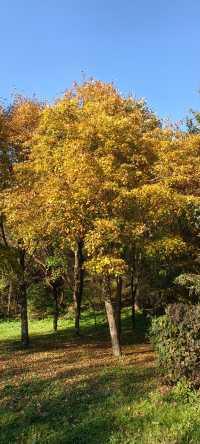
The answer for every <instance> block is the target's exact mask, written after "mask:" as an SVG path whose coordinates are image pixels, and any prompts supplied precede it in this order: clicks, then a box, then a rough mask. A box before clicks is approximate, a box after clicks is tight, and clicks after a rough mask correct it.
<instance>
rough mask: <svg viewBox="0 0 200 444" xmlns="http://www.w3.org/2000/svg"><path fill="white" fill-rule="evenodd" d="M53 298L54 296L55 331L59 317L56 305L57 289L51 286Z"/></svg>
mask: <svg viewBox="0 0 200 444" xmlns="http://www.w3.org/2000/svg"><path fill="white" fill-rule="evenodd" d="M53 298H54V313H53V330H54V331H55V332H57V330H58V318H59V307H58V291H57V288H56V287H53Z"/></svg>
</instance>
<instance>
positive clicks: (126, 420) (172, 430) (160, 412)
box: [0, 310, 200, 444]
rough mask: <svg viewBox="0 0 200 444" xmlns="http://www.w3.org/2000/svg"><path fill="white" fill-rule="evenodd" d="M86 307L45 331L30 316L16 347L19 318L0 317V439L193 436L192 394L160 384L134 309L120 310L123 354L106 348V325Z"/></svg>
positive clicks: (111, 443)
mask: <svg viewBox="0 0 200 444" xmlns="http://www.w3.org/2000/svg"><path fill="white" fill-rule="evenodd" d="M103 320H104V319H103V315H99V316H98V319H97V325H96V327H95V326H94V320H93V317H92V316H91V315H90V314H88V313H86V314H85V315H84V316H83V320H82V336H81V337H80V338H79V337H76V336H75V335H74V333H73V328H72V321H66V320H62V321H61V322H60V328H59V332H58V333H57V334H54V333H52V332H51V320H50V319H47V320H45V321H32V322H31V325H30V327H31V328H30V330H31V339H32V341H31V347H30V349H29V350H28V351H23V350H20V348H19V340H18V339H19V330H20V329H19V322H9V323H1V324H0V339H1V366H0V383H1V395H0V418H1V419H0V425H1V432H0V443H1V444H11V443H12V444H14V443H20V444H59V443H60V444H62V443H63V444H64V443H66V444H157V443H163V444H167V443H170V444H173V443H174V444H175V443H176V444H184V443H196V444H197V443H200V424H199V422H200V420H199V415H200V402H199V397H198V395H197V394H193V393H192V392H191V395H190V394H189V395H188V396H185V395H184V394H183V395H182V394H179V396H177V394H176V393H175V392H174V393H173V391H172V392H169V390H168V388H166V387H163V386H162V385H161V383H160V381H159V379H158V376H157V374H156V369H155V363H154V354H153V352H152V350H151V348H150V346H149V344H148V343H147V342H146V341H145V338H144V334H143V333H144V330H145V323H144V320H143V319H142V317H141V316H138V319H137V324H136V330H135V332H134V333H132V330H131V323H130V318H129V317H128V313H127V311H126V310H125V312H124V316H123V356H122V357H121V358H120V359H119V360H116V359H114V358H113V357H112V355H111V350H110V344H109V338H108V333H107V328H106V326H105V324H104V322H103Z"/></svg>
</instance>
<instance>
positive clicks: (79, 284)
mask: <svg viewBox="0 0 200 444" xmlns="http://www.w3.org/2000/svg"><path fill="white" fill-rule="evenodd" d="M83 278H84V271H83V241H81V240H79V241H78V242H77V246H76V250H75V261H74V292H73V300H74V311H75V331H76V333H77V334H79V333H80V315H81V302H82V295H83Z"/></svg>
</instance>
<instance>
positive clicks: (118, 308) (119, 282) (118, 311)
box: [115, 277, 122, 341]
mask: <svg viewBox="0 0 200 444" xmlns="http://www.w3.org/2000/svg"><path fill="white" fill-rule="evenodd" d="M121 308H122V278H121V277H118V278H117V291H116V303H115V319H116V325H117V331H118V336H119V341H120V340H121Z"/></svg>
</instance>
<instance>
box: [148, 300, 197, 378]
mask: <svg viewBox="0 0 200 444" xmlns="http://www.w3.org/2000/svg"><path fill="white" fill-rule="evenodd" d="M150 338H151V341H152V343H153V345H154V347H155V350H156V352H157V356H158V364H159V369H160V371H161V373H162V374H163V375H164V376H165V378H166V379H167V380H168V381H169V382H172V383H174V382H177V381H179V380H181V379H182V378H186V379H187V380H188V381H190V382H191V383H192V384H193V385H195V386H200V305H189V304H173V305H170V306H169V307H168V308H167V309H166V314H165V315H164V316H161V317H159V318H155V319H153V321H152V325H151V329H150Z"/></svg>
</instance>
